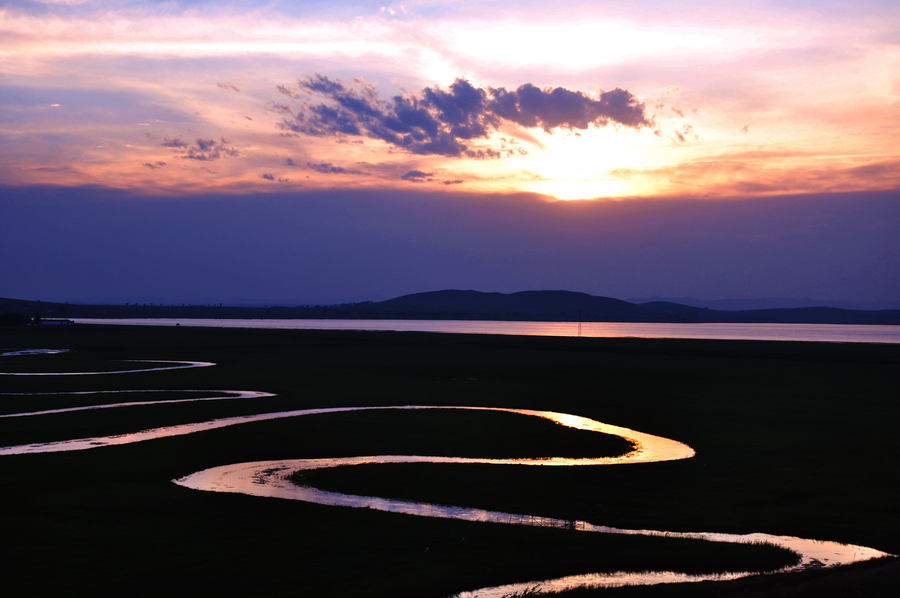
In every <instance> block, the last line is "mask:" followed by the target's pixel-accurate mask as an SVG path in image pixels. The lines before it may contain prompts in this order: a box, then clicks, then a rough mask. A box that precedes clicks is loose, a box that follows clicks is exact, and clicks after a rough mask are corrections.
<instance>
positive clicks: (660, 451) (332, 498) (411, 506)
mask: <svg viewBox="0 0 900 598" xmlns="http://www.w3.org/2000/svg"><path fill="white" fill-rule="evenodd" d="M154 363H168V364H176V365H174V366H172V365H170V366H168V367H158V368H151V369H150V370H120V371H115V372H67V373H56V372H50V373H46V372H40V373H38V372H35V373H26V374H18V375H51V376H52V375H86V374H100V373H104V374H105V373H136V372H140V371H152V370H160V369H178V368H182V367H208V366H211V365H214V364H212V363H209V362H187V361H166V362H154ZM6 375H9V373H6ZM13 375H16V374H13ZM105 392H163V391H83V392H78V393H10V394H18V395H24V394H35V395H38V394H94V393H98V394H99V393H105ZM164 392H173V391H164ZM184 392H214V393H222V395H223V396H216V397H205V398H191V399H176V400H164V401H141V402H139V403H116V404H106V405H103V404H101V405H94V406H86V407H77V408H67V409H56V410H47V411H35V412H29V413H24V414H18V415H17V416H19V417H26V416H39V415H44V414H47V413H58V412H63V411H70V410H88V409H107V408H122V407H127V406H131V405H134V404H145V405H148V404H158V403H166V402H178V403H183V402H190V401H208V400H222V399H235V398H261V397H267V396H274V395H272V394H271V393H264V392H258V391H184ZM385 409H389V410H421V409H461V410H470V411H498V412H507V413H517V414H521V415H529V416H533V417H540V418H543V419H547V420H550V421H552V422H555V423H557V424H559V425H562V426H566V427H570V428H575V429H579V430H588V431H594V432H599V433H604V434H612V435H615V436H620V437H622V438H624V439H625V440H628V441H629V442H631V443H632V444H633V445H634V450H632V451H630V452H628V453H626V454H624V455H620V456H616V457H600V458H566V457H551V458H543V459H530V458H524V459H487V458H463V457H446V456H424V455H375V456H359V457H342V458H330V459H289V460H273V461H259V462H252V463H237V464H230V465H224V466H220V467H213V468H210V469H206V470H203V471H199V472H196V473H193V474H190V475H188V476H185V477H183V478H179V479H177V480H173V481H174V482H175V483H176V484H178V485H180V486H184V487H186V488H192V489H195V490H206V491H212V492H231V493H241V494H248V495H252V496H266V497H274V498H283V499H290V500H301V501H305V502H310V503H316V504H322V505H331V506H343V507H352V508H368V509H374V510H380V511H387V512H391V513H403V514H407V515H416V516H421V517H436V518H444V519H457V520H462V521H473V522H494V523H505V524H509V525H527V526H535V527H558V528H567V529H571V530H576V531H579V532H588V533H605V534H622V535H642V536H656V537H668V538H690V539H699V540H706V541H710V542H728V543H760V542H761V543H768V544H772V545H775V546H780V547H783V548H787V549H788V550H791V551H794V552H795V553H797V554H798V555H799V557H800V558H799V561H798V563H797V564H795V565H791V566H788V567H784V568H783V569H780V570H779V571H776V573H785V572H791V571H799V570H803V569H809V568H819V567H835V566H839V565H845V564H849V563H854V562H859V561H865V560H869V559H874V558H880V557H887V556H892V555H889V554H887V553H884V552H881V551H879V550H875V549H873V548H868V547H865V546H854V545H850V544H841V543H838V542H829V541H818V540H811V539H806V538H797V537H792V536H778V535H771V534H763V533H753V534H723V533H716V532H670V531H659V530H645V529H621V528H614V527H609V526H602V525H596V524H593V523H590V522H587V521H580V520H577V521H572V520H563V519H556V518H550V517H540V516H536V515H522V514H515V513H504V512H500V511H490V510H486V509H475V508H467V507H457V506H448V505H435V504H430V503H419V502H413V501H402V500H395V499H388V498H379V497H372V496H357V495H351V494H343V493H339V492H330V491H325V490H320V489H317V488H313V487H311V486H302V485H295V484H293V483H292V482H291V481H290V479H289V478H290V476H291V474H293V473H295V472H297V471H302V470H312V469H322V468H330V467H346V466H352V465H361V464H377V463H382V464H386V463H456V464H467V463H468V464H489V465H516V466H522V465H527V466H560V467H569V466H599V465H618V464H623V463H648V462H655V461H671V460H680V459H688V458H691V457H693V456H694V454H695V453H694V450H693V449H692V448H691V447H690V446H688V445H686V444H684V443H681V442H678V441H676V440H671V439H668V438H664V437H661V436H654V435H652V434H646V433H643V432H639V431H637V430H632V429H629V428H624V427H621V426H614V425H611V424H606V423H603V422H600V421H597V420H593V419H590V418H587V417H583V416H579V415H573V414H568V413H559V412H554V411H536V410H530V409H512V408H505V407H473V406H451V407H446V406H431V405H395V406H379V407H335V408H323V409H299V410H293V411H280V412H273V413H261V414H256V415H247V416H237V417H227V418H219V419H214V420H209V421H205V422H197V423H191V424H182V425H175V426H166V427H161V428H152V429H148V430H141V431H139V432H135V433H130V434H118V435H111V436H100V437H93V438H81V439H74V440H64V441H58V442H45V443H34V444H26V445H18V446H11V447H4V448H0V455H13V454H25V453H48V452H60V451H72V450H86V449H92V448H98V447H102V446H112V445H123V444H131V443H134V442H142V441H145V440H152V439H156V438H165V437H171V436H180V435H185V434H192V433H195V432H200V431H204V430H213V429H217V428H222V427H227V426H232V425H238V424H242V423H250V422H257V421H266V420H275V419H282V418H288V417H300V416H306V415H317V414H326V413H340V412H349V411H373V410H385ZM759 574H761V573H759V572H752V571H739V572H726V573H720V574H707V575H688V574H685V573H680V572H673V571H649V572H646V571H645V572H631V571H618V572H612V573H591V574H582V575H570V576H565V577H559V578H556V579H551V580H539V581H529V582H520V583H515V584H508V585H504V586H496V587H490V588H481V589H478V590H473V591H469V592H462V593H460V594H458V595H457V596H456V598H501V597H503V596H508V595H510V594H515V593H525V592H529V591H537V592H553V591H557V592H558V591H564V590H570V589H576V588H600V587H618V586H631V585H653V584H660V583H688V582H698V581H720V580H727V579H737V578H740V577H747V576H750V575H759Z"/></svg>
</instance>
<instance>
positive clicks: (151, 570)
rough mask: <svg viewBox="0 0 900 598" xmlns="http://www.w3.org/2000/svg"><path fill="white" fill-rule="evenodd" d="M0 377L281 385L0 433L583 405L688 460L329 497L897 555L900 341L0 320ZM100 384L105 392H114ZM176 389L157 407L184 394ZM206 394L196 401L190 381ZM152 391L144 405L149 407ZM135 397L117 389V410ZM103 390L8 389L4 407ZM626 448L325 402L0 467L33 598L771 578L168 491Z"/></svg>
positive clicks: (395, 473)
mask: <svg viewBox="0 0 900 598" xmlns="http://www.w3.org/2000/svg"><path fill="white" fill-rule="evenodd" d="M17 348H70V349H72V351H71V352H70V353H66V354H61V355H54V356H29V357H16V358H2V364H3V365H2V367H0V370H12V369H20V370H29V371H34V370H40V369H44V370H51V371H52V370H79V369H103V368H106V369H115V367H117V364H116V363H115V361H116V360H122V359H182V360H204V361H214V362H216V363H217V364H218V365H217V366H216V367H212V368H202V369H193V370H178V371H167V372H147V373H141V374H122V375H109V376H85V377H78V376H72V377H62V376H61V377H0V385H2V388H0V390H2V391H3V392H37V391H42V392H43V391H54V390H56V391H75V390H95V389H141V388H145V389H168V390H173V389H197V390H203V389H248V390H264V391H269V392H275V393H278V396H277V397H274V398H264V399H252V400H231V401H223V402H211V403H193V404H181V405H168V406H147V407H130V408H127V409H117V410H100V411H95V412H87V413H85V412H79V413H70V414H60V415H53V416H42V417H40V418H11V419H7V420H5V421H0V445H10V444H15V443H19V442H28V441H37V440H49V439H51V438H59V439H62V438H66V437H81V436H88V435H94V434H107V433H117V432H126V431H131V430H137V429H142V428H146V427H151V426H157V425H166V424H174V423H181V422H186V421H199V420H204V419H209V418H212V417H220V416H226V415H236V414H245V413H257V412H264V411H275V410H282V409H297V408H307V407H330V406H341V405H393V404H410V403H418V404H434V405H440V404H446V405H457V404H469V405H489V406H508V407H522V408H531V409H551V410H556V411H565V412H570V413H577V414H580V415H585V416H588V417H593V418H595V419H599V420H601V421H606V422H610V423H614V424H619V425H624V426H628V427H632V428H635V429H638V430H641V431H644V432H650V433H654V434H659V435H663V436H668V437H671V438H675V439H678V440H681V441H684V442H687V443H688V444H690V445H691V446H693V447H694V448H695V449H696V450H697V456H696V457H695V458H694V459H691V460H688V461H683V462H674V463H659V464H645V465H633V466H621V467H608V468H567V469H544V468H525V467H521V468H520V467H502V468H501V467H496V466H454V465H391V466H377V467H375V466H360V467H355V468H344V469H336V470H324V471H317V472H310V473H308V474H306V477H305V478H304V481H305V482H307V483H313V484H314V485H317V486H320V487H327V488H334V489H340V490H343V491H348V492H355V493H361V494H374V495H379V496H397V497H405V498H414V499H420V500H428V501H432V502H440V503H446V504H459V505H466V506H482V507H488V508H492V509H496V510H508V511H513V512H522V513H534V514H540V515H546V516H559V517H565V518H578V519H586V520H589V521H592V522H595V523H604V524H609V525H616V526H621V527H641V528H654V529H668V530H679V531H681V530H684V531H723V532H752V531H764V532H769V533H781V534H791V535H799V536H804V537H811V538H821V539H829V540H841V541H846V542H851V543H856V544H862V545H867V546H872V547H875V548H879V549H881V550H885V551H889V552H893V553H895V554H897V553H900V512H898V511H900V509H898V508H897V505H898V504H900V474H898V469H897V467H896V461H897V458H898V456H900V435H898V434H896V431H895V427H896V422H897V421H898V415H900V404H898V400H897V399H898V396H897V381H898V376H897V374H898V371H900V368H898V366H900V347H895V346H878V345H852V344H847V345H842V344H815V343H762V342H726V341H666V340H658V341H657V340H626V339H620V340H615V339H614V340H604V339H553V338H522V337H484V336H458V335H432V334H415V333H357V332H298V331H261V330H225V329H222V330H219V329H190V328H143V327H138V328H121V327H100V326H96V327H93V326H92V327H89V326H74V327H68V328H58V329H0V349H17ZM123 396H125V395H111V396H107V397H104V398H103V399H102V400H103V401H107V400H112V399H115V400H120V399H122V397H123ZM174 396H176V395H175V394H172V395H169V394H164V395H161V397H160V398H174ZM186 396H191V395H186ZM141 398H145V397H141ZM125 400H128V399H125ZM23 401H29V402H31V403H30V404H33V405H34V406H35V408H58V407H61V406H70V405H74V404H78V403H81V402H84V403H89V402H90V403H92V402H98V399H97V397H89V396H83V397H78V396H68V397H63V396H56V397H29V398H22V397H2V398H0V410H2V411H3V412H6V413H9V412H14V411H21V410H22V403H23ZM622 450H627V447H624V446H623V445H622V444H621V442H620V441H619V440H618V439H615V438H603V437H598V436H597V435H596V434H590V433H579V432H576V431H573V430H566V429H563V428H559V427H557V426H553V425H552V424H549V423H545V422H540V421H535V420H532V419H529V418H523V417H518V416H513V415H504V414H489V413H458V412H445V411H434V412H422V413H406V412H404V413H397V412H393V413H392V412H367V413H349V414H332V415H327V416H314V417H305V418H298V419H292V420H278V421H272V422H260V423H254V424H247V425H242V426H238V427H234V428H226V429H221V430H216V431H210V432H204V433H201V434H195V435H191V436H185V437H176V438H169V439H163V440H155V441H150V442H145V443H140V444H135V445H129V446H123V447H111V448H103V449H96V450H91V451H83V452H73V453H62V454H47V455H22V456H15V457H4V458H2V459H0V473H2V475H0V496H2V497H3V504H4V509H3V510H2V512H0V530H2V532H3V535H4V539H5V541H4V542H3V548H2V552H0V562H2V563H3V566H2V567H3V570H4V579H5V580H6V582H7V583H9V584H12V583H14V582H21V583H24V584H27V586H26V587H29V588H30V591H31V593H33V594H50V593H61V592H65V593H93V594H101V595H112V594H123V593H127V594H129V595H159V594H161V593H164V592H168V593H177V594H182V593H189V592H203V593H204V594H206V593H220V594H226V595H237V594H242V595H248V594H254V595H271V596H282V595H283V596H444V595H447V594H448V593H450V592H453V591H458V590H463V589H472V588H475V587H480V586H484V585H490V584H498V583H507V582H514V581H525V580H528V579H539V578H542V577H548V576H552V575H560V574H567V573H577V572H585V571H599V570H604V569H605V570H615V569H656V568H667V569H676V570H685V571H697V572H700V571H715V570H720V569H724V568H729V569H743V568H747V567H758V568H777V567H779V566H780V565H782V564H784V563H786V562H787V561H788V560H789V556H788V555H785V554H783V553H781V552H779V551H777V550H773V549H769V548H766V547H755V546H743V547H741V546H717V545H709V544H705V543H701V542H690V541H674V540H665V539H650V538H623V537H606V536H599V535H594V534H579V533H575V532H571V531H566V530H541V529H522V528H514V527H510V526H498V525H484V524H471V523H464V522H455V521H433V520H427V519H421V518H413V517H406V516H399V515H391V514H385V513H377V512H368V511H361V510H350V509H341V508H331V507H322V506H317V505H308V504H303V503H295V502H288V501H280V500H270V499H258V498H252V497H245V496H240V495H220V494H211V493H202V492H195V491H190V490H187V489H184V488H180V487H177V486H175V485H174V484H171V483H170V482H169V480H171V479H172V478H176V477H179V476H182V475H186V474H188V473H191V472H193V471H196V470H199V469H202V468H205V467H211V466H215V465H222V464H226V463H230V462H238V461H251V460H260V459H268V458H272V459H278V458H291V457H327V456H349V455H361V454H408V453H409V454H447V455H463V456H479V455H481V456H519V455H521V456H539V455H547V456H550V455H585V456H588V455H590V456H599V455H601V454H615V453H616V452H620V451H622ZM898 584H900V570H898V567H897V564H896V561H888V562H878V563H870V564H864V565H860V566H856V567H850V568H846V569H844V570H834V571H821V572H809V573H804V574H795V575H787V576H772V577H764V578H758V579H749V580H744V581H739V582H728V583H724V584H703V586H702V587H700V588H697V587H692V588H690V589H686V588H675V587H672V588H667V587H656V588H640V589H621V590H614V591H606V592H603V593H602V594H601V593H597V592H594V593H577V594H573V595H578V596H583V595H615V596H619V595H629V596H630V595H640V596H670V595H679V596H680V595H685V594H689V595H716V596H738V595H740V596H746V595H760V596H763V595H772V594H781V595H785V596H788V595H810V596H813V595H817V596H818V595H854V592H857V593H858V595H867V596H872V595H876V596H877V595H884V596H890V595H894V594H895V593H896V588H897V587H898Z"/></svg>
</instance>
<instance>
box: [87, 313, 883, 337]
mask: <svg viewBox="0 0 900 598" xmlns="http://www.w3.org/2000/svg"><path fill="white" fill-rule="evenodd" d="M75 322H76V323H79V324H120V325H128V326H175V325H176V324H179V325H181V326H204V327H216V328H273V329H282V330H285V329H286V330H396V331H406V332H453V333H463V334H513V335H526V336H585V337H597V338H614V337H635V338H696V339H723V340H770V341H821V342H838V343H847V342H852V343H900V326H868V325H847V324H653V323H642V322H583V323H581V324H579V323H578V322H507V321H499V320H304V319H296V320H252V319H211V318H210V319H205V318H75Z"/></svg>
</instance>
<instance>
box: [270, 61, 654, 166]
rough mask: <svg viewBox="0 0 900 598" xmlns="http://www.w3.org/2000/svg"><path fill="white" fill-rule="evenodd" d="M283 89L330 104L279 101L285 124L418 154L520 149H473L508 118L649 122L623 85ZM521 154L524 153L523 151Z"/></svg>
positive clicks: (552, 124)
mask: <svg viewBox="0 0 900 598" xmlns="http://www.w3.org/2000/svg"><path fill="white" fill-rule="evenodd" d="M277 89H278V92H279V93H281V94H282V95H285V96H287V97H290V98H293V99H299V98H301V97H303V96H309V97H312V98H317V99H322V98H324V100H325V102H324V103H305V104H303V105H301V106H299V107H298V108H297V109H296V111H295V110H294V109H293V108H292V107H290V106H287V105H284V104H273V105H272V110H273V111H275V112H277V113H279V114H281V115H282V117H283V118H282V121H281V122H280V123H279V126H280V128H282V129H283V130H285V131H290V132H292V133H302V134H305V135H312V136H317V137H321V136H339V137H341V136H362V137H369V138H372V139H380V140H382V141H384V142H386V143H388V144H390V145H393V146H396V147H400V148H402V149H405V150H407V151H409V152H410V153H413V154H437V155H443V156H466V157H470V158H478V159H487V158H499V157H502V156H504V155H507V154H508V153H509V152H516V150H505V151H498V150H495V149H490V148H487V149H485V148H470V147H469V142H470V141H471V140H475V139H484V138H487V137H488V136H489V135H490V134H491V132H493V131H495V130H496V129H497V128H498V127H499V126H500V125H501V124H502V122H503V121H511V122H514V123H517V124H519V125H522V126H523V127H540V128H543V129H544V130H546V131H550V130H552V129H556V128H567V129H570V130H571V129H587V128H588V127H590V126H592V125H593V126H604V125H608V124H610V123H617V124H619V125H623V126H627V127H634V128H640V127H645V126H650V124H651V122H650V120H649V119H648V117H647V115H646V114H645V110H644V104H642V103H641V102H638V100H637V99H636V98H635V97H634V96H633V95H632V94H631V93H630V92H628V91H626V90H624V89H618V88H617V89H613V90H612V91H607V92H603V93H601V94H600V95H599V97H598V98H592V97H590V96H588V95H586V94H584V93H582V92H580V91H572V90H569V89H565V88H562V87H556V88H545V89H541V88H538V87H536V86H534V85H532V84H531V83H526V84H525V85H521V86H519V87H518V88H517V89H515V90H512V91H508V90H506V89H505V88H503V87H499V88H493V87H488V88H479V87H474V86H473V85H472V84H471V83H469V82H468V81H467V80H465V79H457V80H456V81H455V82H454V83H453V84H452V85H451V86H450V87H449V89H447V90H443V89H440V88H438V87H426V88H424V89H423V90H422V91H421V92H420V93H418V94H414V95H413V94H409V95H398V96H394V97H393V98H391V99H390V100H382V99H379V97H378V96H377V94H376V93H375V90H374V88H373V87H371V86H366V85H362V84H360V83H357V84H356V86H354V87H348V86H345V85H344V84H343V83H341V82H340V81H336V80H332V79H329V78H328V77H326V76H324V75H319V74H316V75H313V76H312V77H309V78H307V79H303V80H301V81H299V82H298V86H297V88H295V89H289V88H287V87H285V86H283V85H279V86H278V88H277ZM516 153H518V152H516Z"/></svg>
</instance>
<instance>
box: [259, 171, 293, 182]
mask: <svg viewBox="0 0 900 598" xmlns="http://www.w3.org/2000/svg"><path fill="white" fill-rule="evenodd" d="M259 178H261V179H265V180H267V181H272V182H276V183H287V182H290V179H286V178H284V177H280V176H276V175H274V174H272V173H271V172H264V173H262V174H261V175H259Z"/></svg>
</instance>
